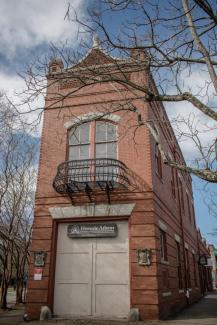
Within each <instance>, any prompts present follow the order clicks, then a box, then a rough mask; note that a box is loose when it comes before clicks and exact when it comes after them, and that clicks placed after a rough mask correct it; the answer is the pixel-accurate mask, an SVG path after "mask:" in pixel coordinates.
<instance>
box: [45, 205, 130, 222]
mask: <svg viewBox="0 0 217 325" xmlns="http://www.w3.org/2000/svg"><path fill="white" fill-rule="evenodd" d="M134 206H135V203H129V204H128V203H127V204H125V203H124V204H111V205H110V204H98V205H97V204H87V205H81V206H68V207H62V208H60V207H52V208H49V211H50V214H51V216H52V218H53V219H69V218H79V217H81V218H82V217H83V218H85V217H101V216H102V217H109V216H130V215H131V213H132V211H133V208H134Z"/></svg>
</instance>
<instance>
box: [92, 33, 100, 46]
mask: <svg viewBox="0 0 217 325" xmlns="http://www.w3.org/2000/svg"><path fill="white" fill-rule="evenodd" d="M99 48H100V39H99V36H98V35H97V34H94V35H93V49H99Z"/></svg>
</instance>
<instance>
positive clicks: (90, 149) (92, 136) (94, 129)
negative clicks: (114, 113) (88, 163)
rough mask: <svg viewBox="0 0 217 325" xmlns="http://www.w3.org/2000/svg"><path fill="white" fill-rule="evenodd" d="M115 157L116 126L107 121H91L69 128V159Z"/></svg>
mask: <svg viewBox="0 0 217 325" xmlns="http://www.w3.org/2000/svg"><path fill="white" fill-rule="evenodd" d="M95 158H113V159H117V126H116V124H114V123H111V122H107V121H103V120H100V121H91V122H86V123H83V124H81V125H78V126H75V127H73V128H71V130H70V132H69V154H68V159H69V160H82V159H95Z"/></svg>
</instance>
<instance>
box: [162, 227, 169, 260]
mask: <svg viewBox="0 0 217 325" xmlns="http://www.w3.org/2000/svg"><path fill="white" fill-rule="evenodd" d="M160 256H161V260H162V261H168V256H167V238H166V232H165V231H163V230H162V229H160Z"/></svg>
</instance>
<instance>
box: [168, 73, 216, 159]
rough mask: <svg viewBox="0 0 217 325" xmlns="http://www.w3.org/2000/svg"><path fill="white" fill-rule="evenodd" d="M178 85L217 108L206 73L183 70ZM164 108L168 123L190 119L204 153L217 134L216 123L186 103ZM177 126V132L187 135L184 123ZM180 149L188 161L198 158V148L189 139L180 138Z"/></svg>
mask: <svg viewBox="0 0 217 325" xmlns="http://www.w3.org/2000/svg"><path fill="white" fill-rule="evenodd" d="M179 85H180V86H181V88H182V90H183V91H190V92H191V93H192V94H194V95H195V96H197V97H198V98H199V99H200V100H202V101H203V102H204V103H205V104H208V105H210V104H212V105H214V106H215V107H216V106H217V98H216V96H215V91H214V88H213V85H212V83H211V82H210V78H209V75H208V73H207V71H205V70H200V69H199V68H198V69H195V70H192V71H190V72H189V71H188V70H185V71H183V72H182V74H181V75H180V78H179ZM165 107H166V110H167V113H168V116H169V119H170V121H174V120H181V119H185V120H187V119H189V118H190V119H191V121H192V124H193V125H194V130H195V129H196V130H198V138H199V139H200V141H201V144H202V146H203V147H204V151H205V150H206V148H208V147H209V146H210V145H211V144H212V143H213V141H214V139H215V138H216V132H217V123H216V122H215V121H214V120H212V119H211V118H209V117H208V116H206V115H205V114H203V113H202V112H201V111H199V110H198V109H197V108H196V107H194V106H193V105H192V104H191V103H189V102H187V101H183V102H173V103H166V104H165ZM177 125H178V128H179V131H181V132H183V133H189V129H188V128H187V127H186V125H185V124H184V123H177ZM173 127H174V130H175V132H176V129H177V126H176V125H175V124H173ZM180 147H181V149H182V151H183V153H184V156H185V158H186V160H188V161H192V160H194V159H195V158H196V157H199V156H200V154H199V151H198V148H197V147H196V145H195V143H194V142H193V141H192V139H190V138H189V137H186V136H183V137H182V141H180Z"/></svg>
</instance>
